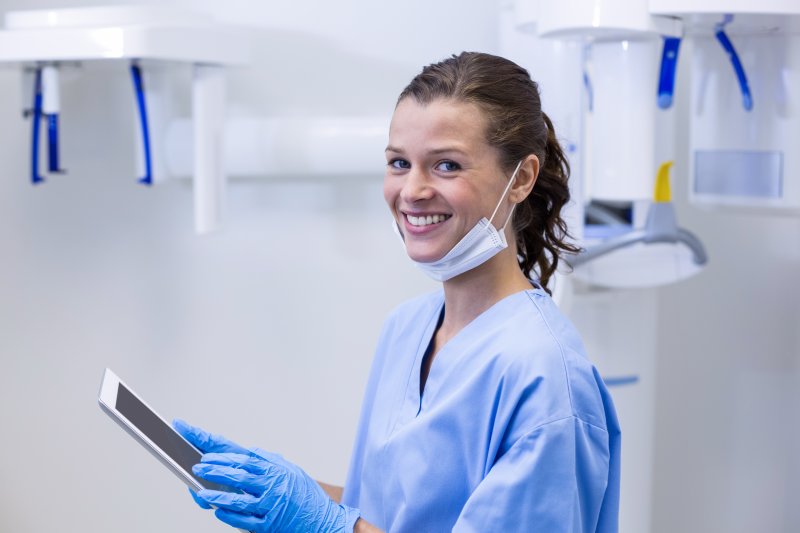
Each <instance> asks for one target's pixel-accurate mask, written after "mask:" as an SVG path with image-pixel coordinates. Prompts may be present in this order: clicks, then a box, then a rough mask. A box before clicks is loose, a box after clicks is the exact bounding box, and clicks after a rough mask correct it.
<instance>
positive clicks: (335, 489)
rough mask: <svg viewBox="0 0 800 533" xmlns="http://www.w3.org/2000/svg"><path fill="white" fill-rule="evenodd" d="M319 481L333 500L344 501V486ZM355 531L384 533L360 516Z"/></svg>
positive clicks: (355, 532)
mask: <svg viewBox="0 0 800 533" xmlns="http://www.w3.org/2000/svg"><path fill="white" fill-rule="evenodd" d="M317 483H319V486H320V487H322V490H324V491H325V494H327V495H328V496H329V497H330V498H331V499H332V500H333V501H335V502H336V503H341V502H342V493H343V492H344V487H339V486H337V485H328V484H327V483H323V482H322V481H317ZM353 533H383V531H382V530H380V529H378V528H377V527H375V526H373V525H372V524H370V523H369V522H367V521H366V520H364V519H363V518H359V519H358V521H357V522H356V527H355V529H353Z"/></svg>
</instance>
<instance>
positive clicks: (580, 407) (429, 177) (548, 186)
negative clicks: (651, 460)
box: [182, 53, 620, 533]
mask: <svg viewBox="0 0 800 533" xmlns="http://www.w3.org/2000/svg"><path fill="white" fill-rule="evenodd" d="M386 156H387V168H386V176H385V179H384V197H385V200H386V202H387V204H388V206H389V209H390V211H391V213H392V214H393V216H394V219H395V229H396V230H397V232H398V233H399V234H400V236H401V238H402V239H403V242H404V243H405V246H406V250H407V252H408V255H409V257H410V258H411V260H412V261H414V262H415V263H416V264H417V265H418V266H419V267H420V268H421V269H422V270H423V271H424V272H425V273H427V274H429V275H430V276H431V277H433V278H434V279H437V280H439V281H442V289H441V290H438V291H436V292H434V293H431V294H428V295H424V296H421V297H419V298H416V299H414V300H412V301H410V302H407V303H405V304H403V305H401V306H399V307H398V308H397V309H396V310H395V311H394V312H393V313H392V314H391V316H389V318H388V319H387V320H386V322H385V325H384V328H383V331H382V334H381V337H380V341H379V344H378V348H377V351H376V355H375V360H374V362H373V366H372V370H371V373H370V378H369V381H368V384H367V390H366V393H365V397H364V402H363V407H362V412H361V419H360V423H359V427H358V434H357V436H356V442H355V446H354V449H353V456H352V460H351V464H350V469H349V472H348V477H347V483H346V484H345V487H344V488H343V489H342V488H339V487H332V486H329V485H324V484H317V483H315V482H313V481H312V480H311V479H310V478H309V477H308V476H307V475H306V474H305V473H304V472H303V471H302V470H301V469H299V468H298V467H296V466H294V465H292V464H290V463H288V462H286V461H285V460H283V459H282V458H281V457H280V456H275V455H273V454H270V453H268V452H264V451H262V450H259V449H257V448H252V449H250V450H246V453H244V454H243V453H242V451H241V450H242V448H241V447H239V446H238V445H236V444H234V443H231V442H230V441H227V440H225V439H224V438H222V437H218V436H214V435H210V434H208V433H205V432H203V431H202V430H199V429H197V428H191V427H190V426H182V427H183V430H184V435H185V436H186V438H187V439H188V440H190V441H191V442H192V443H194V444H195V445H196V446H197V447H198V448H200V449H201V450H202V451H204V452H215V453H209V454H207V455H204V456H203V464H201V465H198V466H196V467H195V474H196V475H198V476H200V477H203V478H205V479H208V480H209V481H214V482H217V483H224V484H228V485H231V486H234V487H236V488H239V489H241V490H243V491H245V493H246V494H244V495H239V494H234V495H231V494H229V493H217V492H215V491H201V492H200V493H198V495H197V498H198V501H199V503H201V505H203V506H208V505H209V504H213V505H214V506H216V507H218V508H219V509H218V510H217V511H216V513H217V516H218V517H219V518H220V519H221V520H223V521H225V522H227V523H228V524H231V525H234V526H236V527H240V528H243V529H248V530H254V531H322V532H334V531H336V532H340V531H346V532H349V531H378V530H381V529H383V530H387V531H396V532H420V531H450V530H452V531H465V532H466V531H470V532H472V531H481V532H484V531H525V532H528V531H547V532H581V533H588V532H601V533H611V532H615V531H617V513H618V506H619V464H620V463H619V461H620V455H619V454H620V432H619V426H618V423H617V419H616V414H615V411H614V406H613V403H612V401H611V397H610V396H609V394H608V392H607V390H606V388H605V385H604V384H603V382H602V380H601V379H600V377H599V374H598V373H597V371H596V370H595V368H594V367H593V366H592V364H591V363H590V362H589V361H588V360H587V358H586V356H585V354H584V348H583V344H582V342H581V340H580V337H579V336H578V334H577V332H576V330H575V328H574V327H573V326H572V324H571V323H570V322H569V321H568V320H567V319H566V318H565V317H564V316H563V315H562V314H561V313H560V312H559V310H558V308H557V307H556V306H555V304H554V303H553V301H552V300H551V299H550V296H549V292H548V291H547V288H546V287H547V283H548V281H549V278H550V277H551V275H552V274H553V272H554V271H555V269H556V267H557V265H558V261H559V254H560V253H562V252H563V251H568V250H573V247H572V245H571V244H569V242H568V241H567V232H566V226H565V224H564V221H563V220H562V219H561V215H560V212H561V208H562V206H563V205H564V204H565V203H566V202H567V201H568V200H569V189H568V187H567V177H568V174H569V172H568V165H567V163H566V160H565V159H564V156H563V153H562V151H561V148H560V147H559V145H558V142H557V140H556V137H555V133H554V131H553V126H552V124H551V123H550V121H549V119H548V118H547V117H546V116H545V115H544V113H542V110H541V103H540V101H539V93H538V89H537V86H536V84H535V83H534V82H533V81H532V80H531V79H530V77H529V75H528V73H527V72H526V71H525V70H524V69H522V68H521V67H519V66H518V65H516V64H514V63H512V62H511V61H508V60H506V59H503V58H500V57H496V56H491V55H488V54H480V53H462V54H460V55H458V56H453V57H451V58H449V59H446V60H444V61H442V62H440V63H436V64H433V65H430V66H428V67H425V68H424V69H423V71H422V73H421V74H419V75H418V76H417V77H416V78H414V80H412V82H411V83H410V84H409V86H408V87H407V88H406V89H405V90H404V91H403V92H402V93H401V95H400V98H399V100H398V103H397V107H396V109H395V113H394V116H393V118H392V123H391V127H390V132H389V145H388V147H387V149H386ZM510 221H513V222H510ZM220 452H221V453H220Z"/></svg>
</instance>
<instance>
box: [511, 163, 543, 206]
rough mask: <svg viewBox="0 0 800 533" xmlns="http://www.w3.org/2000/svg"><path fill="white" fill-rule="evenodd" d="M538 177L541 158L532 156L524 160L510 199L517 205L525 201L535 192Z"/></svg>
mask: <svg viewBox="0 0 800 533" xmlns="http://www.w3.org/2000/svg"><path fill="white" fill-rule="evenodd" d="M537 177H539V158H538V157H536V156H535V155H534V154H530V155H529V156H528V157H526V158H525V159H523V160H522V165H520V167H519V170H518V171H517V179H516V180H514V185H512V186H511V190H510V191H509V193H508V198H509V199H510V200H511V201H512V202H514V203H515V204H518V203H521V202H522V201H524V200H525V198H527V197H528V195H529V194H530V193H531V191H532V190H533V186H534V185H535V184H536V178H537Z"/></svg>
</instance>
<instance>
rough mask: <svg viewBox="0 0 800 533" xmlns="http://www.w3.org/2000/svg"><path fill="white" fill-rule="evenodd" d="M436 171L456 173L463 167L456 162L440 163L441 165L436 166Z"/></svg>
mask: <svg viewBox="0 0 800 533" xmlns="http://www.w3.org/2000/svg"><path fill="white" fill-rule="evenodd" d="M436 170H439V171H441V172H455V171H457V170H461V165H459V164H458V163H456V162H455V161H450V160H446V161H441V162H439V164H437V165H436Z"/></svg>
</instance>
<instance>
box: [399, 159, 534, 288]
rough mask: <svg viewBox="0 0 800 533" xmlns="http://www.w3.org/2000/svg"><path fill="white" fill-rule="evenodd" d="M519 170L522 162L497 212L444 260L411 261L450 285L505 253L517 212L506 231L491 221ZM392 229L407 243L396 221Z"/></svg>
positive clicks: (470, 233)
mask: <svg viewBox="0 0 800 533" xmlns="http://www.w3.org/2000/svg"><path fill="white" fill-rule="evenodd" d="M520 166H522V161H520V162H519V163H518V164H517V168H515V169H514V173H513V174H511V179H509V180H508V185H506V189H505V190H504V191H503V195H502V196H501V197H500V201H499V202H497V206H496V207H495V208H494V212H493V213H492V216H491V217H490V218H489V220H486V217H483V218H482V219H480V220H479V221H478V223H477V224H475V227H473V228H472V229H471V230H470V231H469V233H467V234H466V235H464V237H463V238H462V239H461V240H460V241H458V242H457V243H456V245H455V246H453V248H452V249H451V250H450V251H449V252H447V253H446V254H445V255H444V257H442V258H441V259H439V260H437V261H431V262H430V263H423V262H421V261H414V260H413V259H412V261H413V262H414V264H415V265H417V267H418V268H419V269H420V270H422V271H423V272H425V273H426V274H427V275H428V276H430V277H431V278H433V279H435V280H436V281H447V280H448V279H451V278H454V277H456V276H458V275H459V274H463V273H464V272H466V271H468V270H472V269H473V268H475V267H476V266H479V265H482V264H483V263H485V262H486V261H488V260H489V259H491V258H492V257H494V256H495V255H497V254H498V253H499V252H501V251H503V250H505V249H506V248H507V247H508V243H507V242H506V234H505V229H506V226H507V225H508V221H509V220H511V215H512V214H513V213H514V208H513V207H512V208H511V213H509V214H508V218H506V222H505V224H503V227H502V228H500V231H498V230H497V229H496V228H495V227H494V226H493V225H492V220H494V216H495V215H496V214H497V210H498V209H500V205H501V204H502V203H503V199H504V198H505V197H506V194H507V193H508V190H509V189H510V188H511V185H512V184H513V183H514V180H515V179H516V177H517V172H519V168H520ZM392 228H394V232H395V233H396V234H397V235H398V236H399V237H400V240H402V241H404V239H403V235H402V233H400V228H399V227H398V226H397V222H396V221H394V220H392ZM404 244H405V241H404Z"/></svg>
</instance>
